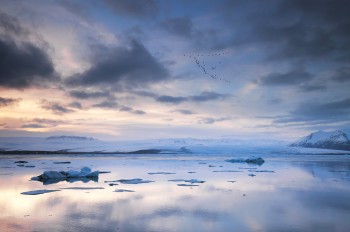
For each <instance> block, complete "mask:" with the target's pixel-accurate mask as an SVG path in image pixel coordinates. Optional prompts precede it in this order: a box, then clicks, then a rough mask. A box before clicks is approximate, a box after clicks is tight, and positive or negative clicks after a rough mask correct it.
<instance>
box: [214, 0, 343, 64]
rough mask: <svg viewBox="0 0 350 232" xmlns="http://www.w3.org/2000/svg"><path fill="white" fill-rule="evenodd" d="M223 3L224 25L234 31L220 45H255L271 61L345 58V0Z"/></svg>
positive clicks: (282, 0) (279, 0) (280, 0)
mask: <svg viewBox="0 0 350 232" xmlns="http://www.w3.org/2000/svg"><path fill="white" fill-rule="evenodd" d="M223 6H224V7H225V9H223V10H224V11H226V13H225V16H224V17H225V22H226V23H227V25H226V27H229V28H232V30H234V32H235V33H232V35H233V37H232V38H231V39H230V40H224V41H223V42H222V43H221V45H222V46H223V47H230V46H232V47H237V46H241V45H250V46H251V45H258V46H261V48H264V49H266V50H267V51H268V52H267V53H266V55H267V56H268V57H269V58H270V59H273V60H281V59H283V60H295V59H299V60H300V59H301V60H308V61H313V60H311V59H315V60H322V59H324V60H331V59H332V60H336V59H342V60H343V61H345V60H347V61H349V58H350V56H349V55H350V52H349V51H350V31H349V30H348V27H349V24H350V17H348V12H349V11H350V4H348V1H347V0H335V1H328V0H308V1H304V0H293V1H288V0H277V1H276V0H267V1H263V2H259V1H242V2H240V1H228V2H227V3H226V4H224V5H223ZM232 9H234V10H235V11H236V12H232ZM238 12H245V13H244V14H239V13H238ZM242 21H244V22H245V23H244V24H241V22H242ZM219 46H220V45H219Z"/></svg>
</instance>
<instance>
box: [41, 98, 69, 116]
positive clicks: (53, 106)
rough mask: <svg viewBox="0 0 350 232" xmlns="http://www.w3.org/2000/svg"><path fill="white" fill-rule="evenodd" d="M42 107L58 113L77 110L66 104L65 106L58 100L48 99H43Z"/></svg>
mask: <svg viewBox="0 0 350 232" xmlns="http://www.w3.org/2000/svg"><path fill="white" fill-rule="evenodd" d="M41 108H43V109H45V110H49V111H52V112H53V113H54V114H58V115H62V114H66V113H73V112H75V111H74V110H72V109H70V108H68V107H66V106H63V105H61V104H60V103H58V102H50V101H46V100H43V101H42V102H41Z"/></svg>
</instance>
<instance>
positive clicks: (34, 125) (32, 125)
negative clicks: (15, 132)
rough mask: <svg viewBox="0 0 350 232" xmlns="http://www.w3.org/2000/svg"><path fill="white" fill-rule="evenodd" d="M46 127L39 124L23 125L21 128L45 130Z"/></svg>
mask: <svg viewBox="0 0 350 232" xmlns="http://www.w3.org/2000/svg"><path fill="white" fill-rule="evenodd" d="M45 127H46V126H44V125H41V124H24V125H22V126H21V128H45Z"/></svg>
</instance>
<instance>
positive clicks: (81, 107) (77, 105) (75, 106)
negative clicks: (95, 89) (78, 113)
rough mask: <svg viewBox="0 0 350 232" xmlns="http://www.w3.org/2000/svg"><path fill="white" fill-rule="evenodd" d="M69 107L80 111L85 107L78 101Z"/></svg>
mask: <svg viewBox="0 0 350 232" xmlns="http://www.w3.org/2000/svg"><path fill="white" fill-rule="evenodd" d="M68 106H69V107H71V108H75V109H79V110H81V109H83V106H82V105H81V103H80V102H77V101H75V102H71V103H69V105H68Z"/></svg>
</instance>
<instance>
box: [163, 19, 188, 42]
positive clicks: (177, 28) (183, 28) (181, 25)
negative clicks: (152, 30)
mask: <svg viewBox="0 0 350 232" xmlns="http://www.w3.org/2000/svg"><path fill="white" fill-rule="evenodd" d="M160 26H161V27H162V28H164V29H165V30H166V31H168V32H170V33H172V34H174V35H178V36H183V37H191V36H192V35H193V33H194V29H193V23H192V19H191V18H189V17H178V18H170V19H166V20H164V21H163V22H162V23H161V24H160Z"/></svg>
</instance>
